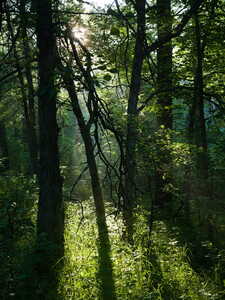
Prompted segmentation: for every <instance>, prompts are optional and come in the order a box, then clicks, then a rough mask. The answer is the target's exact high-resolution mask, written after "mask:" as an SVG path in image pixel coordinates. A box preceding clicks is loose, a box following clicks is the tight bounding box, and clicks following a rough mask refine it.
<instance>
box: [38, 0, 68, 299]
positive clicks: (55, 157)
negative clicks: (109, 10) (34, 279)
mask: <svg viewBox="0 0 225 300" xmlns="http://www.w3.org/2000/svg"><path fill="white" fill-rule="evenodd" d="M36 9H37V45H38V50H39V56H38V67H39V91H38V113H39V141H40V170H39V186H40V194H39V203H38V219H37V241H38V250H39V251H40V257H41V261H40V263H39V265H38V266H37V269H38V274H39V276H40V278H41V279H43V280H44V281H46V282H47V283H48V282H49V286H48V287H47V286H46V289H45V288H44V289H43V297H46V296H45V295H44V293H46V294H49V293H50V294H51V293H53V295H54V293H56V283H57V281H56V272H55V270H56V268H60V266H61V264H62V257H63V255H64V208H63V198H62V177H61V176H60V169H59V152H58V145H57V140H58V127H57V121H56V95H57V93H56V88H55V85H54V76H55V63H56V41H55V34H54V25H53V17H52V1H51V0H39V1H37V6H36ZM51 286H52V288H51ZM47 289H48V290H47ZM53 295H52V299H55V298H56V296H53Z"/></svg>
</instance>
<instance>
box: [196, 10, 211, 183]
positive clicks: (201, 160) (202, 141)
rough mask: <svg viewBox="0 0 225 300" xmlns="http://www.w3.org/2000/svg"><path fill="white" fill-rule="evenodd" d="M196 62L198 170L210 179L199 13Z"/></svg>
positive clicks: (197, 19)
mask: <svg viewBox="0 0 225 300" xmlns="http://www.w3.org/2000/svg"><path fill="white" fill-rule="evenodd" d="M194 23H195V44H196V46H195V47H196V61H195V76H194V102H195V104H194V108H195V111H194V126H193V127H194V128H193V133H194V144H195V145H196V146H197V147H198V149H197V170H198V172H199V174H198V175H199V176H200V177H201V178H202V179H204V180H207V179H208V150H207V148H208V146H207V137H206V125H205V116H204V83H203V59H204V45H203V41H202V37H201V27H200V23H199V17H198V13H195V15H194Z"/></svg>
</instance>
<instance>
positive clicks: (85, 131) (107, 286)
mask: <svg viewBox="0 0 225 300" xmlns="http://www.w3.org/2000/svg"><path fill="white" fill-rule="evenodd" d="M74 51H75V53H74V54H75V55H76V54H77V53H76V49H74ZM59 68H60V70H61V73H62V77H63V80H64V84H65V87H66V89H67V92H68V94H69V97H70V100H71V104H72V109H73V112H74V115H75V116H76V118H77V122H78V125H79V129H80V133H81V136H82V139H83V141H84V145H85V151H86V157H87V163H88V168H89V172H90V176H91V184H92V191H93V198H94V204H95V214H96V221H97V228H98V254H99V272H98V277H99V280H100V285H101V295H100V297H101V299H103V300H115V299H116V292H115V284H114V277H113V266H112V261H111V248H110V240H109V235H108V229H107V224H106V216H105V205H104V201H103V195H102V189H101V184H100V179H99V174H98V170H97V164H96V159H95V153H94V145H93V142H92V137H91V133H90V130H91V124H87V123H86V122H85V119H84V116H83V113H82V110H81V108H80V105H79V99H78V96H77V92H76V88H75V85H74V82H73V76H72V74H73V73H72V70H68V69H69V66H67V68H66V69H65V68H64V67H63V65H62V63H61V62H60V61H59Z"/></svg>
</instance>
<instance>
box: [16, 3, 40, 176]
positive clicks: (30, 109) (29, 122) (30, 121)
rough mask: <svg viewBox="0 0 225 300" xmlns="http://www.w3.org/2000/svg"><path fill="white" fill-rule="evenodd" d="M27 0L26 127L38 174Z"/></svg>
mask: <svg viewBox="0 0 225 300" xmlns="http://www.w3.org/2000/svg"><path fill="white" fill-rule="evenodd" d="M25 4H26V1H25V0H21V2H20V19H21V37H22V44H23V53H24V57H25V66H24V67H25V76H26V81H27V90H28V91H27V95H26V98H27V99H26V106H27V107H26V111H27V118H26V127H27V135H28V144H29V152H30V160H31V166H32V173H34V174H38V141H37V133H36V116H35V107H34V96H35V91H34V85H33V76H32V71H31V51H30V46H29V37H28V35H27V21H28V20H27V12H26V6H25Z"/></svg>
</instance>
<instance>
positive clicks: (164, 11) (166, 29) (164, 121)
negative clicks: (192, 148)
mask: <svg viewBox="0 0 225 300" xmlns="http://www.w3.org/2000/svg"><path fill="white" fill-rule="evenodd" d="M157 31H158V39H159V40H161V39H164V38H165V36H167V35H169V34H171V31H172V22H171V1H170V0H168V1H164V0H157ZM157 90H158V105H159V113H158V115H157V123H158V131H157V132H158V133H159V136H160V139H163V140H164V141H165V143H163V144H162V140H160V141H159V144H158V148H159V153H158V159H159V162H158V166H157V170H156V176H155V178H156V189H155V192H156V195H155V201H156V204H157V205H159V206H160V207H161V206H164V205H165V204H166V203H167V202H169V201H170V200H171V197H172V195H171V193H170V192H168V190H167V189H166V185H167V184H168V183H169V176H168V170H166V168H168V166H170V165H171V159H170V154H169V151H168V150H167V149H166V146H167V144H166V140H167V138H166V136H168V135H169V134H170V130H171V129H172V42H171V41H169V42H168V43H166V44H164V45H163V46H161V47H160V48H159V49H158V50H157ZM156 139H158V136H157V137H156ZM157 142H158V141H156V143H157Z"/></svg>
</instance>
